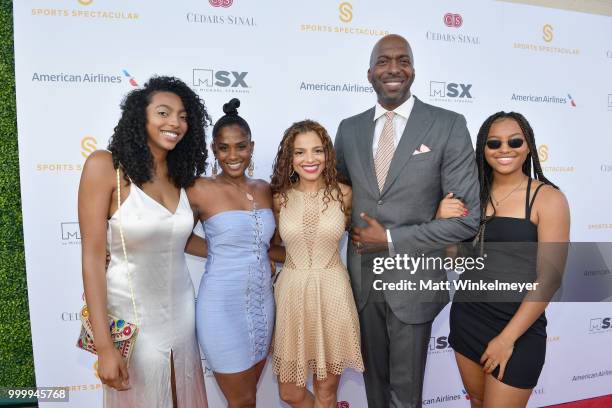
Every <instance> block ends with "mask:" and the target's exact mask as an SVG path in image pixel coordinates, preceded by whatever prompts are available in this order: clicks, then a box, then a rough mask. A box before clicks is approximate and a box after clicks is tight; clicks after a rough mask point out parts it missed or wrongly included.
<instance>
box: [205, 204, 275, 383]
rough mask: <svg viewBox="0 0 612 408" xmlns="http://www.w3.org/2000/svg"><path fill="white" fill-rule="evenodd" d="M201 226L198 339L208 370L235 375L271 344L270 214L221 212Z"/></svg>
mask: <svg viewBox="0 0 612 408" xmlns="http://www.w3.org/2000/svg"><path fill="white" fill-rule="evenodd" d="M202 226H203V227H204V233H205V237H206V241H207V243H208V258H207V259H206V271H205V273H204V275H203V276H202V280H201V282H200V290H199V292H198V299H197V303H196V329H197V335H198V340H199V342H200V346H201V347H202V351H203V353H204V356H205V357H206V365H207V366H208V367H209V368H210V369H211V370H213V371H214V372H217V373H223V374H228V373H238V372H240V371H244V370H247V369H249V368H250V367H252V366H253V365H255V364H257V363H258V362H260V361H261V360H263V359H264V358H266V357H267V355H268V351H269V347H270V341H271V338H272V330H273V328H274V295H273V294H272V277H271V270H270V262H269V258H268V248H269V247H270V239H271V238H272V235H273V234H274V230H275V228H276V224H275V221H274V215H273V213H272V210H271V209H269V208H265V209H259V210H253V211H242V210H232V211H224V212H221V213H218V214H215V215H213V216H212V217H210V218H208V219H207V220H206V221H204V222H202Z"/></svg>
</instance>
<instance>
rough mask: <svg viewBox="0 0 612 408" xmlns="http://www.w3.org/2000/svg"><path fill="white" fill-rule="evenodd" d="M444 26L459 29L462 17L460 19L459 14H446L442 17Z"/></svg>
mask: <svg viewBox="0 0 612 408" xmlns="http://www.w3.org/2000/svg"><path fill="white" fill-rule="evenodd" d="M444 24H446V26H447V27H455V28H459V27H461V26H462V25H463V17H461V14H453V13H446V14H445V15H444Z"/></svg>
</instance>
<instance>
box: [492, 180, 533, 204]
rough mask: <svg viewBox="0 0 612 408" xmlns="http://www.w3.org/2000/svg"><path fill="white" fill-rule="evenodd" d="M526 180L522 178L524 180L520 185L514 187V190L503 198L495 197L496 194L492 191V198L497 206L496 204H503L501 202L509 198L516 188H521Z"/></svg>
mask: <svg viewBox="0 0 612 408" xmlns="http://www.w3.org/2000/svg"><path fill="white" fill-rule="evenodd" d="M524 182H525V179H522V180H521V182H520V183H519V185H518V186H516V187H514V188H513V189H512V191H510V192H509V193H508V194H506V196H505V197H504V198H502V199H501V200H498V199H496V198H495V196H494V195H493V191H491V198H493V200H494V201H495V206H496V207H499V206H501V204H502V203H503V202H504V201H506V199H507V198H508V197H510V196H511V195H512V193H514V192H515V191H516V190H518V189H519V188H520V187H521V186H522V185H523V183H524Z"/></svg>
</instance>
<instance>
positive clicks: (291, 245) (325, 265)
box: [273, 189, 363, 387]
mask: <svg viewBox="0 0 612 408" xmlns="http://www.w3.org/2000/svg"><path fill="white" fill-rule="evenodd" d="M287 198H288V200H287V203H286V206H284V207H281V211H280V215H279V233H280V236H281V238H282V240H283V242H284V244H285V247H286V252H287V257H286V261H285V265H284V266H283V269H282V271H281V272H280V276H279V277H278V280H277V282H276V285H275V289H274V296H275V300H276V327H275V332H274V339H273V366H274V373H275V374H276V375H277V376H279V381H280V382H290V383H295V384H296V385H298V386H301V387H303V386H305V383H306V380H307V376H308V371H309V370H310V371H311V372H312V373H313V374H314V375H315V376H316V378H317V379H318V380H323V379H325V378H326V377H327V373H330V374H334V375H340V374H341V373H342V371H344V369H346V368H353V369H355V370H357V371H363V361H362V357H361V345H360V333H359V320H358V317H357V309H356V307H355V301H354V299H353V294H352V291H351V285H350V282H349V276H348V272H347V270H346V267H345V266H344V265H343V264H342V262H341V259H340V252H339V242H340V239H341V238H342V235H343V233H344V230H345V221H344V214H343V213H342V210H341V207H340V203H339V202H338V201H330V202H329V203H327V208H325V203H324V202H323V190H319V192H318V193H302V192H300V191H298V190H294V189H291V190H289V191H288V193H287Z"/></svg>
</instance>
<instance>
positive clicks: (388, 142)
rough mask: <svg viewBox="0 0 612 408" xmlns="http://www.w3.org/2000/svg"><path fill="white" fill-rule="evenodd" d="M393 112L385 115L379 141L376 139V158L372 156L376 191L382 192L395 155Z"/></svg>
mask: <svg viewBox="0 0 612 408" xmlns="http://www.w3.org/2000/svg"><path fill="white" fill-rule="evenodd" d="M394 116H395V112H387V113H385V117H386V120H385V125H384V126H383V130H382V133H381V134H380V139H378V148H377V149H376V156H374V166H375V168H376V180H377V181H378V189H379V190H380V191H382V189H383V187H384V185H385V179H386V178H387V173H388V172H389V166H390V165H391V159H392V158H393V153H395V138H394V137H393V117H394Z"/></svg>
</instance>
